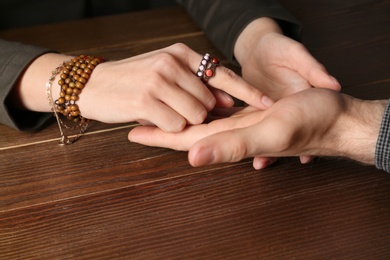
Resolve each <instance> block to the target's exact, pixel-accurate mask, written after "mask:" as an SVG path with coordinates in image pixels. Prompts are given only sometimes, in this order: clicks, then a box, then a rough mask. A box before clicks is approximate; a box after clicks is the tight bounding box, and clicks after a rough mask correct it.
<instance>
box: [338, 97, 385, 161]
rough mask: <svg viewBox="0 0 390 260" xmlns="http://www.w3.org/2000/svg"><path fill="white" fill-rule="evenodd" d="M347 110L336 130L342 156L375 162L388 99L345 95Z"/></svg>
mask: <svg viewBox="0 0 390 260" xmlns="http://www.w3.org/2000/svg"><path fill="white" fill-rule="evenodd" d="M344 99H345V103H344V104H345V112H344V113H343V114H342V115H341V116H340V118H339V120H338V123H337V127H335V128H336V131H338V132H339V133H340V135H339V137H338V140H337V144H336V146H335V147H338V149H339V152H340V154H339V155H340V156H343V157H347V158H350V159H353V160H355V161H359V162H362V163H366V164H370V165H374V164H375V148H376V143H377V139H378V134H379V130H380V126H381V122H382V117H383V113H384V110H385V107H386V103H387V101H386V100H374V101H371V100H361V99H357V98H352V97H350V96H346V95H344Z"/></svg>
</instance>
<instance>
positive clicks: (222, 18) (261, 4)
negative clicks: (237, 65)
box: [177, 0, 302, 62]
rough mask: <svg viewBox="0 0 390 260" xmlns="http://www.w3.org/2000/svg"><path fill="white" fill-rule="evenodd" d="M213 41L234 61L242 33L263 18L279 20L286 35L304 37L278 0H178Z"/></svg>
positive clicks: (299, 25) (298, 25)
mask: <svg viewBox="0 0 390 260" xmlns="http://www.w3.org/2000/svg"><path fill="white" fill-rule="evenodd" d="M177 2H178V3H179V4H181V5H182V6H184V7H185V8H186V9H187V11H188V13H189V14H190V15H191V17H192V18H193V19H194V21H195V22H196V23H197V24H198V26H200V28H201V29H202V30H203V31H204V32H205V34H206V36H207V37H208V38H209V39H210V40H211V41H212V42H213V44H214V45H215V46H216V47H217V48H218V49H219V50H220V51H221V52H222V53H223V54H224V55H225V56H226V57H227V58H228V59H229V60H230V61H231V62H233V61H234V53H233V51H234V45H235V43H236V40H237V38H238V36H239V35H240V33H241V32H242V31H243V30H244V28H245V27H246V26H247V25H248V24H249V23H250V22H252V21H253V20H255V19H257V18H260V17H270V18H273V19H275V20H276V21H277V22H278V23H279V25H280V26H281V28H282V30H283V32H284V34H285V35H287V36H289V37H291V38H293V39H295V40H300V34H301V30H302V26H301V24H300V23H299V22H298V21H297V20H296V19H295V18H294V17H293V15H291V14H290V13H289V12H288V11H287V10H286V9H285V8H284V7H283V6H282V5H280V4H279V3H278V2H277V1H275V0H244V1H242V0H234V1H233V0H231V1H230V0H229V1H226V0H213V1H210V0H177Z"/></svg>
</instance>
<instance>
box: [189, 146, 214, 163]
mask: <svg viewBox="0 0 390 260" xmlns="http://www.w3.org/2000/svg"><path fill="white" fill-rule="evenodd" d="M188 161H189V162H190V164H191V165H192V166H194V167H197V166H203V165H208V164H212V163H213V162H214V151H213V149H212V148H211V147H202V146H200V147H197V146H195V147H194V148H191V149H190V151H189V153H188Z"/></svg>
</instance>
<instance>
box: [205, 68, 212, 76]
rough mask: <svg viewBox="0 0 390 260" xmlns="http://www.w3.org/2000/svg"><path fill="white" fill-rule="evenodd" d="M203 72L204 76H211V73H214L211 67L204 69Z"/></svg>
mask: <svg viewBox="0 0 390 260" xmlns="http://www.w3.org/2000/svg"><path fill="white" fill-rule="evenodd" d="M205 74H206V76H207V77H209V78H210V77H212V76H213V74H214V72H213V70H212V69H207V70H206V71H205Z"/></svg>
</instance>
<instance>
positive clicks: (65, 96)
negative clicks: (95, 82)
mask: <svg viewBox="0 0 390 260" xmlns="http://www.w3.org/2000/svg"><path fill="white" fill-rule="evenodd" d="M101 62H104V59H102V58H96V57H92V56H85V55H80V56H78V57H74V58H72V59H71V60H70V61H68V62H64V63H63V69H62V72H61V73H60V79H59V81H58V85H60V86H61V91H60V97H59V98H58V99H57V100H56V101H55V102H54V103H55V104H54V106H55V109H56V110H57V111H58V112H60V113H61V114H62V115H64V116H65V117H67V118H68V119H69V120H72V121H74V122H80V124H84V123H85V122H86V119H85V118H84V117H82V116H81V112H80V110H79V107H78V105H77V104H76V101H78V100H79V95H80V94H81V92H82V89H83V88H84V87H85V84H86V83H87V82H88V79H89V78H90V75H91V74H92V72H93V70H94V69H95V67H96V66H97V65H98V64H99V63H101Z"/></svg>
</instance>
